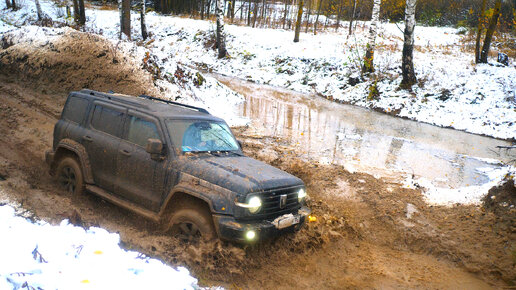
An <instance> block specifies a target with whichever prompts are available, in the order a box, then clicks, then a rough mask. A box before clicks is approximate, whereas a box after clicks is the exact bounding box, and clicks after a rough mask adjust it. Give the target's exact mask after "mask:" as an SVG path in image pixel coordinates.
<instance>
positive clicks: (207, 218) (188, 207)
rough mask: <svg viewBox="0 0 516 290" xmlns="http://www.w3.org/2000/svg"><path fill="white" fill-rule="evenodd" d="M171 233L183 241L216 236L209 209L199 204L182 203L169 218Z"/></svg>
mask: <svg viewBox="0 0 516 290" xmlns="http://www.w3.org/2000/svg"><path fill="white" fill-rule="evenodd" d="M170 229H171V230H172V234H173V235H174V236H176V237H178V238H179V239H181V240H184V241H199V240H201V239H202V240H212V239H214V238H215V237H216V234H215V227H214V226H213V220H212V217H211V213H210V211H209V209H207V208H206V207H205V206H202V205H200V204H196V203H193V202H189V203H187V204H183V205H182V206H181V207H180V208H178V209H177V210H176V211H174V213H173V214H172V217H171V218H170Z"/></svg>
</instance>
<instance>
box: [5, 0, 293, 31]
mask: <svg viewBox="0 0 516 290" xmlns="http://www.w3.org/2000/svg"><path fill="white" fill-rule="evenodd" d="M7 1H9V0H7ZM288 3H289V0H285V10H284V11H283V29H285V24H286V23H287V13H288V7H289V5H288Z"/></svg>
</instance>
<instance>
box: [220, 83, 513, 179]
mask: <svg viewBox="0 0 516 290" xmlns="http://www.w3.org/2000/svg"><path fill="white" fill-rule="evenodd" d="M215 77H216V78H217V79H219V80H220V81H221V82H223V83H224V84H226V85H227V86H229V87H230V88H232V89H233V90H235V91H237V92H240V93H242V94H243V95H244V96H245V97H246V102H245V103H243V104H242V105H241V106H239V107H238V108H236V110H238V113H239V114H240V115H241V116H244V117H248V118H250V119H251V120H252V124H253V127H255V128H257V129H258V130H261V131H262V132H263V134H265V135H271V136H281V137H283V138H284V139H286V140H288V142H290V143H291V144H292V145H297V146H299V148H301V149H302V151H303V152H305V154H306V157H308V158H315V159H319V160H321V159H322V160H327V161H329V162H332V163H336V164H341V165H345V166H350V165H351V166H353V167H355V168H357V169H358V170H365V171H367V170H370V169H373V168H377V169H388V170H394V171H402V172H407V173H412V174H415V175H416V176H423V177H426V178H428V179H430V180H432V181H433V182H434V184H436V185H440V186H449V187H452V188H456V187H459V186H465V185H478V184H482V183H485V182H486V181H487V177H486V176H485V175H483V174H482V173H480V172H478V170H477V169H478V168H486V167H489V168H493V167H498V166H499V164H492V163H489V162H486V161H483V160H481V159H478V158H490V159H496V160H500V161H504V162H508V161H510V160H513V159H515V158H516V156H515V154H514V153H515V152H510V151H509V152H506V151H499V150H496V146H499V145H502V146H508V145H510V144H509V143H508V142H505V141H500V140H496V139H492V138H487V137H481V136H477V135H472V134H467V133H464V132H460V131H455V130H450V129H443V128H438V127H435V126H431V125H427V124H421V123H417V122H413V121H408V120H403V119H400V118H394V117H390V116H387V115H385V114H380V113H376V112H372V111H369V110H366V109H363V108H357V107H354V106H347V105H340V104H336V103H333V102H330V101H327V100H324V99H322V98H313V97H311V96H306V95H303V94H298V93H293V92H291V91H287V90H283V89H279V88H274V87H269V86H265V85H258V84H252V83H248V82H245V81H241V80H238V79H233V78H228V77H222V76H215ZM511 153H512V154H511Z"/></svg>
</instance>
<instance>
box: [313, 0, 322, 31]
mask: <svg viewBox="0 0 516 290" xmlns="http://www.w3.org/2000/svg"><path fill="white" fill-rule="evenodd" d="M322 3H323V0H319V7H318V8H317V16H316V17H315V22H314V35H316V34H317V22H319V15H321V8H322Z"/></svg>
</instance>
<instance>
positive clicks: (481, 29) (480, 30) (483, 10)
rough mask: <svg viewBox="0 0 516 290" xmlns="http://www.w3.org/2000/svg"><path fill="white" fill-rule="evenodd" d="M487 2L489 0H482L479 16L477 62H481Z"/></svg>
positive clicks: (476, 43) (476, 46)
mask: <svg viewBox="0 0 516 290" xmlns="http://www.w3.org/2000/svg"><path fill="white" fill-rule="evenodd" d="M486 2H487V0H482V7H481V11H480V16H479V17H478V29H477V39H476V41H475V63H479V62H480V39H481V38H482V33H483V32H484V18H485V17H486Z"/></svg>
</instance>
